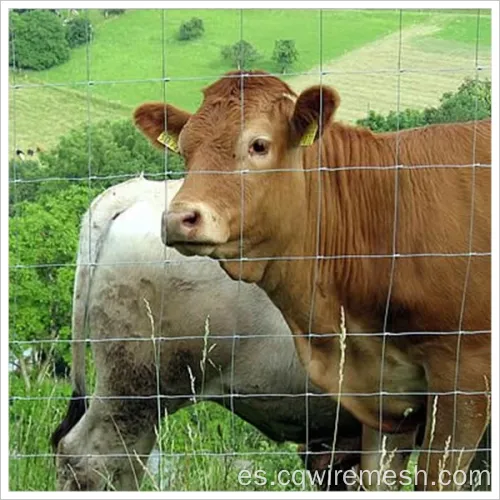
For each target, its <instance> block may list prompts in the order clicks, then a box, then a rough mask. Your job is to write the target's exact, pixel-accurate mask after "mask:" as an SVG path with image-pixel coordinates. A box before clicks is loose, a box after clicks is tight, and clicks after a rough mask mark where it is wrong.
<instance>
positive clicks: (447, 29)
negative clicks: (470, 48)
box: [435, 10, 491, 48]
mask: <svg viewBox="0 0 500 500" xmlns="http://www.w3.org/2000/svg"><path fill="white" fill-rule="evenodd" d="M477 14H478V11H477V10H472V12H471V13H470V14H468V15H458V16H453V17H452V18H451V19H450V20H449V22H447V23H446V24H445V25H444V26H443V28H442V29H441V30H440V31H439V32H438V33H437V34H436V35H435V36H436V38H439V39H442V40H447V41H450V42H460V43H464V44H467V45H476V40H477V44H478V45H479V47H482V48H483V47H489V46H491V11H486V10H482V11H480V12H479V20H478V15H477ZM478 21H479V22H478Z"/></svg>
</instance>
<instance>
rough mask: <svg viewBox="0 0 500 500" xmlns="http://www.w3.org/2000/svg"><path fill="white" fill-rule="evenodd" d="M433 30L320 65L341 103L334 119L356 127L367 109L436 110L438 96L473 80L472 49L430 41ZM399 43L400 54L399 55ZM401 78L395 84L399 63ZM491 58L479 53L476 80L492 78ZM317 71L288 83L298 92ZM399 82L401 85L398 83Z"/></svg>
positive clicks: (394, 37) (408, 33)
mask: <svg viewBox="0 0 500 500" xmlns="http://www.w3.org/2000/svg"><path fill="white" fill-rule="evenodd" d="M438 30H439V27H437V26H416V27H411V28H407V29H404V30H403V31H402V32H401V35H400V33H399V32H398V33H394V34H391V35H389V36H387V37H384V38H381V39H380V40H377V41H376V42H373V43H370V44H367V45H365V46H364V47H361V48H360V49H357V50H353V51H351V52H348V53H346V54H345V55H343V56H341V57H339V58H338V59H335V60H333V61H330V62H327V63H326V64H324V65H323V71H324V72H326V73H327V74H325V75H323V78H322V82H323V83H324V84H327V85H331V86H333V87H335V88H336V89H337V90H338V91H339V93H340V97H341V99H342V104H341V107H340V109H339V112H338V114H337V117H338V118H339V119H342V120H348V121H354V120H356V119H357V118H362V117H364V116H366V114H367V112H368V110H369V109H373V110H375V111H378V112H382V113H387V112H388V111H390V110H396V109H397V108H398V88H399V109H401V110H403V109H405V108H417V109H419V108H420V109H421V108H424V107H426V106H435V105H437V104H438V103H439V98H440V96H441V95H442V94H443V93H444V92H447V91H453V90H456V89H457V87H458V86H459V85H460V83H461V82H462V81H463V80H464V78H466V77H475V74H476V71H475V47H472V48H469V47H465V46H460V45H459V44H455V43H453V42H446V41H442V40H437V39H433V38H432V35H433V34H434V33H436V32H437V31H438ZM400 38H401V47H402V49H401V52H400V51H399V47H400ZM399 54H400V55H401V69H402V72H401V75H400V77H399V78H398V75H399V72H398V57H399ZM490 58H491V56H490V52H489V51H487V50H484V49H483V50H482V51H480V52H479V58H478V62H479V64H481V65H483V66H487V67H488V69H485V70H482V71H481V72H480V78H491V70H490V69H489V68H490V65H491V60H490ZM319 72H320V68H319V67H316V68H313V69H311V71H310V72H309V73H310V74H307V75H300V76H297V77H294V78H291V79H290V80H288V82H289V83H290V84H291V86H292V88H293V89H294V90H296V91H300V90H302V89H304V88H306V87H308V86H309V85H314V84H318V83H319V81H320V78H319ZM398 80H399V81H398Z"/></svg>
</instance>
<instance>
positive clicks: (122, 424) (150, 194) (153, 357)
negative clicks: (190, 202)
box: [52, 176, 413, 490]
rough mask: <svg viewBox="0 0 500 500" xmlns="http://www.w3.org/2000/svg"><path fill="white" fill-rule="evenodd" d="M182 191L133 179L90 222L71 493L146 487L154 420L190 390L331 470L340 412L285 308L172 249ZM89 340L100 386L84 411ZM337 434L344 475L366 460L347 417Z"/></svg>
mask: <svg viewBox="0 0 500 500" xmlns="http://www.w3.org/2000/svg"><path fill="white" fill-rule="evenodd" d="M181 185H182V181H181V180H179V181H168V182H167V183H165V182H155V181H148V180H145V179H144V178H143V177H142V176H141V177H139V178H135V179H132V180H129V181H127V182H124V183H121V184H119V185H116V186H114V187H112V188H109V189H108V190H107V191H105V192H104V193H103V194H101V195H100V196H98V197H97V198H96V199H95V200H94V201H93V202H92V204H91V207H90V209H89V211H88V212H87V213H86V214H85V216H84V218H83V222H82V227H81V233H80V243H79V252H78V259H77V272H76V279H75V287H74V302H73V325H72V328H73V340H74V342H73V345H72V348H73V369H72V382H73V398H72V400H71V402H70V405H69V409H68V414H67V416H66V418H65V419H64V421H63V422H62V423H61V425H60V426H59V428H58V429H57V430H56V432H55V433H54V435H53V438H52V443H53V446H54V449H55V450H56V451H57V469H58V485H59V488H61V489H63V490H73V489H92V490H95V489H104V488H106V487H109V484H110V483H111V484H112V487H113V488H115V489H120V490H132V489H137V488H138V487H139V485H140V481H141V478H142V476H143V472H144V465H143V463H144V462H146V460H147V457H148V456H149V454H150V452H151V450H152V448H153V446H154V444H155V440H156V438H155V426H156V425H157V424H158V419H159V418H160V417H161V416H163V415H164V413H165V412H168V413H169V414H172V413H174V412H175V411H177V410H178V409H180V408H182V407H185V406H187V405H189V404H192V402H193V391H194V392H195V395H196V400H197V401H200V400H203V399H205V400H213V401H216V402H217V403H220V404H221V405H224V406H225V407H227V408H229V409H230V410H232V411H234V412H235V413H236V414H237V415H239V416H241V417H242V418H244V419H245V420H247V421H248V422H250V423H252V424H253V425H255V426H256V427H257V428H258V429H260V430H261V431H262V432H264V433H265V434H266V435H267V436H269V437H270V438H272V439H274V440H276V441H284V440H289V441H294V442H297V443H305V442H306V439H309V440H310V441H309V443H310V444H311V446H310V447H308V446H306V447H305V451H311V450H312V451H315V452H318V453H319V454H318V455H316V456H313V458H312V460H311V461H310V463H309V466H310V467H311V468H317V467H319V468H325V467H326V466H327V465H328V462H329V459H330V452H329V450H328V445H330V444H331V443H332V440H333V435H334V430H335V422H336V410H337V407H336V405H335V403H334V402H333V400H332V398H330V397H327V396H322V395H321V394H320V392H319V391H318V390H317V389H316V388H315V387H313V386H310V385H308V384H307V380H306V375H305V372H304V370H303V368H302V366H301V365H300V363H299V361H298V358H297V356H296V354H295V348H294V344H293V340H292V337H291V334H290V331H289V329H288V327H287V326H286V324H285V322H284V320H283V318H282V316H281V313H280V312H279V311H278V309H276V308H275V307H274V306H273V305H272V304H271V302H270V301H269V299H268V298H267V296H266V294H265V293H264V292H263V291H261V290H260V289H259V288H257V286H255V285H249V284H245V283H239V282H236V281H233V280H231V279H229V278H228V277H227V276H226V274H225V273H224V271H223V270H222V269H221V268H220V267H219V264H218V263H216V262H215V261H213V260H211V259H208V258H201V259H200V258H188V257H184V256H182V255H181V254H179V253H178V252H177V251H175V250H174V249H172V248H167V247H165V246H164V245H163V244H162V242H161V238H160V230H161V224H160V221H161V214H162V212H163V210H164V208H165V204H166V203H168V202H169V201H170V200H171V199H172V198H173V197H174V195H175V193H176V192H177V191H178V189H179V188H180V186H181ZM87 330H89V332H90V338H91V339H92V340H93V342H92V350H93V354H94V358H95V366H96V387H95V391H94V395H93V397H92V398H91V400H90V405H89V408H88V409H87V411H85V410H86V408H85V394H86V390H85V332H86V331H87ZM306 392H309V393H311V394H312V395H310V396H309V397H306V396H305V395H304V394H305V393H306ZM306 403H308V405H309V411H308V412H307V415H308V419H307V420H308V422H309V427H308V429H306V425H305V422H306ZM337 431H338V432H337V439H336V450H338V452H337V453H336V455H335V464H336V467H337V468H340V469H346V468H349V467H350V466H352V465H353V464H356V463H357V462H358V461H359V455H358V454H357V453H355V450H359V449H360V447H359V446H360V426H359V424H358V422H357V421H355V420H354V419H353V418H352V417H351V416H350V415H348V414H346V413H345V412H344V411H340V413H339V419H338V427H337ZM309 443H308V444H309ZM412 444H413V443H412V440H411V437H403V438H401V437H400V436H396V437H394V438H391V439H389V440H388V441H387V444H386V447H387V450H388V451H391V450H392V449H393V448H395V447H399V448H400V449H401V448H411V447H412ZM325 446H326V447H325ZM323 450H325V451H323ZM342 450H345V453H342ZM322 451H323V454H321V452H322ZM407 456H408V453H404V452H402V453H398V454H396V455H395V458H394V459H393V462H392V463H391V467H392V468H397V467H402V466H403V465H404V463H405V460H406V458H407ZM315 457H316V460H317V463H318V464H320V465H315ZM342 487H343V485H342V484H340V485H337V488H342ZM332 489H335V485H333V486H332Z"/></svg>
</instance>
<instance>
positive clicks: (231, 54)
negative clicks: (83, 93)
mask: <svg viewBox="0 0 500 500" xmlns="http://www.w3.org/2000/svg"><path fill="white" fill-rule="evenodd" d="M221 55H222V58H223V59H224V60H226V61H228V62H230V63H231V64H232V65H233V66H234V67H236V68H238V69H249V66H251V64H252V63H254V62H255V61H256V60H257V59H258V58H259V57H260V55H259V53H258V52H257V50H256V49H255V48H254V47H253V45H252V44H251V43H249V42H247V41H245V40H240V41H239V42H236V43H235V44H233V45H226V46H225V47H222V50H221Z"/></svg>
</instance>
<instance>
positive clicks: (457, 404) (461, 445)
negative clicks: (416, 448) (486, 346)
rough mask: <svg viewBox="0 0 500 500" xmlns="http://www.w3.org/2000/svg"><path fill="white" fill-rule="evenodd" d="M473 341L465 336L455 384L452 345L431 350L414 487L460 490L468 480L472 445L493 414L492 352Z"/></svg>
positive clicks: (473, 448) (427, 364)
mask: <svg viewBox="0 0 500 500" xmlns="http://www.w3.org/2000/svg"><path fill="white" fill-rule="evenodd" d="M469 342H470V341H469ZM469 342H468V339H467V338H466V337H465V336H464V337H463V339H462V346H461V353H462V355H461V356H460V359H459V360H458V362H459V363H460V364H459V368H460V372H459V377H458V384H455V366H456V359H455V357H454V356H452V355H450V354H449V353H450V351H451V350H449V351H447V352H440V351H438V350H437V349H436V350H434V351H433V352H432V353H430V355H429V356H428V360H427V363H426V372H427V380H428V388H429V397H428V403H427V419H426V429H425V438H424V443H423V445H422V450H423V451H421V453H420V457H419V461H418V471H417V474H418V475H417V476H416V485H415V486H416V489H419V490H459V489H462V484H464V483H465V484H466V483H467V482H468V481H467V479H468V477H467V472H468V470H469V465H470V463H471V461H472V459H473V458H474V455H475V452H474V450H475V449H477V448H478V445H479V443H480V441H481V438H482V437H483V434H484V432H485V430H486V427H487V425H488V423H489V418H490V400H489V394H488V392H489V388H490V364H489V363H488V362H485V359H489V357H488V356H487V355H485V354H484V352H482V351H480V350H479V349H477V348H476V349H474V347H476V346H474V345H469V346H468V345H467V344H468V343H469ZM470 344H472V342H470ZM452 352H454V350H453V351H452ZM455 385H457V386H456V387H455ZM455 398H456V400H455ZM426 450H429V451H426ZM421 471H426V472H425V473H423V472H421ZM424 476H426V477H427V479H426V480H424Z"/></svg>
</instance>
